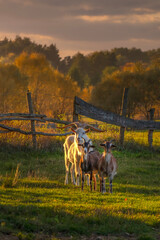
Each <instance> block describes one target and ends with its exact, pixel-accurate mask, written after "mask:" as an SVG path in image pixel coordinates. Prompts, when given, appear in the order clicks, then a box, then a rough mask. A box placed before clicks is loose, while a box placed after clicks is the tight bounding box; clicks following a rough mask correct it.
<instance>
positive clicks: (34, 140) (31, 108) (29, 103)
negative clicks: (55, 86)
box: [27, 90, 37, 149]
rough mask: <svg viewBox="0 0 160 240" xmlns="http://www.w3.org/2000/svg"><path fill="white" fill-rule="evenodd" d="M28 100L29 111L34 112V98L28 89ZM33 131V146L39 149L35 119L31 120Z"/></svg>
mask: <svg viewBox="0 0 160 240" xmlns="http://www.w3.org/2000/svg"><path fill="white" fill-rule="evenodd" d="M27 100H28V107H29V113H30V114H33V113H34V112H33V104H32V98H31V92H30V91H29V90H28V91H27ZM31 131H32V142H33V147H34V148H35V149H37V140H36V134H35V121H34V120H31Z"/></svg>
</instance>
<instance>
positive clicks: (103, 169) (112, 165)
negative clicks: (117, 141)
mask: <svg viewBox="0 0 160 240" xmlns="http://www.w3.org/2000/svg"><path fill="white" fill-rule="evenodd" d="M100 146H103V147H104V153H103V154H102V156H101V158H100V159H99V162H98V173H99V177H100V192H102V193H105V192H106V189H105V180H104V178H105V177H109V192H110V193H112V181H113V178H114V176H115V175H116V174H117V161H116V158H115V157H114V156H113V154H112V153H111V149H112V148H113V147H116V146H115V145H114V144H113V143H112V141H110V142H109V141H106V142H105V143H102V144H100Z"/></svg>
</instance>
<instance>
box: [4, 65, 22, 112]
mask: <svg viewBox="0 0 160 240" xmlns="http://www.w3.org/2000/svg"><path fill="white" fill-rule="evenodd" d="M0 89H1V91H0V101H1V105H0V112H3V113H6V112H15V111H16V110H17V111H21V110H23V111H24V109H25V97H24V96H25V92H26V90H27V78H26V77H25V76H24V75H23V74H21V72H20V71H19V69H18V68H17V67H16V66H15V65H13V64H0ZM17 93H18V94H17Z"/></svg>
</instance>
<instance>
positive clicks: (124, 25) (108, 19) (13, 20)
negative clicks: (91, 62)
mask: <svg viewBox="0 0 160 240" xmlns="http://www.w3.org/2000/svg"><path fill="white" fill-rule="evenodd" d="M16 35H20V36H22V37H23V36H27V37H30V38H31V39H32V40H34V41H35V42H37V43H41V44H47V45H48V44H51V43H53V44H56V46H57V48H58V49H59V51H60V55H61V57H64V56H67V55H73V54H75V53H77V52H81V53H84V54H87V53H89V52H93V51H100V50H110V49H112V48H115V47H128V48H132V47H136V48H141V49H142V50H148V49H156V48H160V0H0V38H1V39H3V38H4V36H7V37H8V38H14V37H15V36H16Z"/></svg>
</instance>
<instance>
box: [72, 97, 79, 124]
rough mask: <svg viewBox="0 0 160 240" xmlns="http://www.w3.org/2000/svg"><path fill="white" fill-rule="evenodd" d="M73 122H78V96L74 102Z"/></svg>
mask: <svg viewBox="0 0 160 240" xmlns="http://www.w3.org/2000/svg"><path fill="white" fill-rule="evenodd" d="M73 122H78V114H77V113H76V97H75V98H74V103H73Z"/></svg>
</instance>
